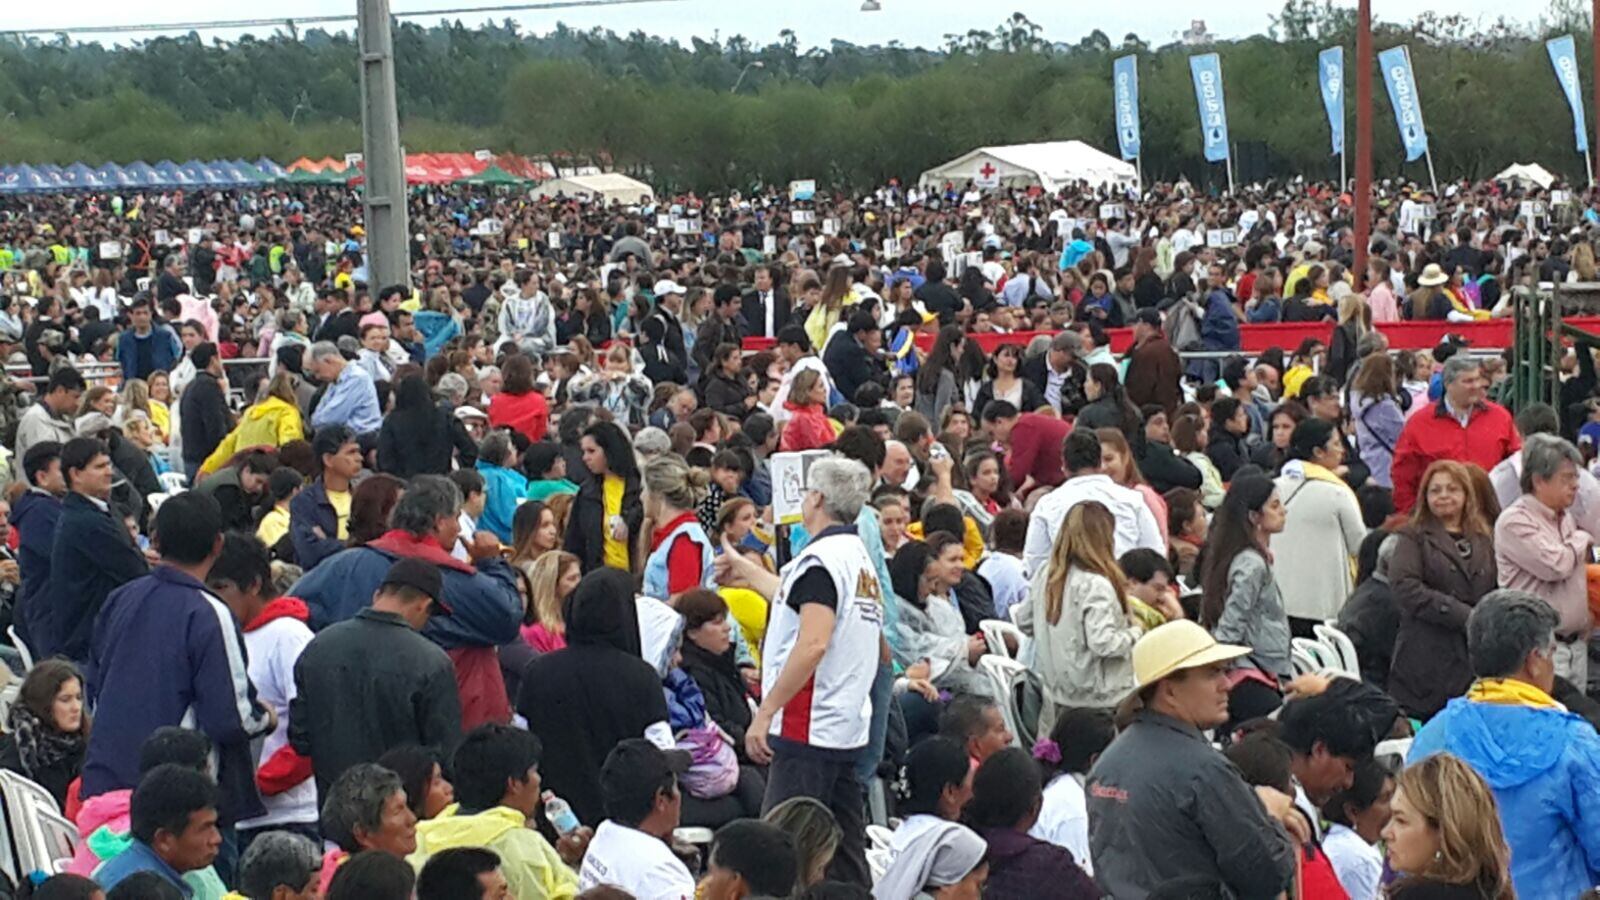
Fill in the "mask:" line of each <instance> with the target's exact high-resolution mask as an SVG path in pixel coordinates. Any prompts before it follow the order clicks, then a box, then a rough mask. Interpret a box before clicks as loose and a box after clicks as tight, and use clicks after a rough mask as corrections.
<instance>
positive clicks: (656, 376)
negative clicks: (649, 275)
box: [639, 279, 689, 384]
mask: <svg viewBox="0 0 1600 900" xmlns="http://www.w3.org/2000/svg"><path fill="white" fill-rule="evenodd" d="M683 295H684V288H683V287H682V286H681V285H679V284H678V283H677V282H675V281H672V280H671V279H666V280H663V281H658V282H656V286H655V296H656V308H655V309H654V310H652V311H651V313H650V315H649V316H647V317H645V320H644V322H643V324H641V325H640V326H639V332H640V334H639V355H640V356H642V357H644V374H645V377H646V378H649V379H650V380H651V381H652V382H654V383H655V384H661V383H662V382H665V381H670V382H672V383H673V384H688V383H689V351H688V350H687V349H685V347H684V342H683V323H682V322H680V321H679V320H678V313H679V312H681V311H682V309H683Z"/></svg>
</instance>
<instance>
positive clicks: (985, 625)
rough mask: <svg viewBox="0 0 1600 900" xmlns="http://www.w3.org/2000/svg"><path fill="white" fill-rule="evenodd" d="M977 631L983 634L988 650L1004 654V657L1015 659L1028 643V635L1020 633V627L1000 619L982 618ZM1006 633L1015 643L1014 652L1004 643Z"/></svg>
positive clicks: (999, 654) (997, 654)
mask: <svg viewBox="0 0 1600 900" xmlns="http://www.w3.org/2000/svg"><path fill="white" fill-rule="evenodd" d="M978 631H979V632H981V633H982V634H983V639H984V641H985V642H986V643H987V644H988V645H989V652H990V653H992V654H994V655H996V656H1004V657H1005V658H1006V659H1016V658H1017V657H1019V656H1021V655H1022V651H1023V648H1025V647H1027V645H1028V636H1027V635H1025V634H1023V633H1022V629H1021V628H1018V627H1017V626H1016V625H1015V624H1013V623H1011V622H1006V621H1003V620H1001V619H984V620H983V621H981V622H979V623H978ZM1007 635H1010V636H1011V640H1012V641H1013V642H1014V643H1015V644H1016V648H1017V649H1016V651H1015V652H1013V651H1012V649H1011V648H1010V647H1009V646H1007V645H1006V636H1007Z"/></svg>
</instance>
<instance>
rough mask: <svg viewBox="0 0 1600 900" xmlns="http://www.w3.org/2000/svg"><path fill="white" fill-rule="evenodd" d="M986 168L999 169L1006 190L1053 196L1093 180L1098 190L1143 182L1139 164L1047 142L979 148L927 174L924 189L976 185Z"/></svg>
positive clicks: (1076, 146)
mask: <svg viewBox="0 0 1600 900" xmlns="http://www.w3.org/2000/svg"><path fill="white" fill-rule="evenodd" d="M986 164H987V165H992V166H994V168H995V169H996V170H998V176H999V178H1000V183H1001V184H1002V185H1004V186H1006V187H1026V186H1028V185H1034V184H1037V185H1039V186H1040V187H1042V188H1044V189H1045V190H1047V191H1055V190H1058V189H1059V188H1061V187H1062V186H1063V185H1066V184H1069V183H1071V182H1074V181H1087V182H1089V184H1091V185H1094V186H1097V187H1098V186H1101V185H1136V184H1138V181H1139V174H1138V171H1137V170H1136V169H1135V168H1134V167H1133V163H1129V162H1123V161H1122V160H1120V159H1117V158H1116V157H1115V156H1112V155H1110V154H1108V153H1102V152H1101V151H1099V150H1096V149H1095V148H1094V147H1091V146H1089V145H1088V144H1085V143H1084V142H1083V141H1047V142H1045V143H1040V144H1009V145H1006V146H1000V147H979V148H978V149H976V150H973V151H972V152H970V153H967V154H965V155H963V156H958V157H956V158H955V159H953V160H951V161H949V162H947V163H945V164H944V165H942V166H935V167H933V168H931V169H929V170H928V171H926V172H923V173H922V178H921V184H922V185H923V186H924V187H929V186H934V185H939V184H942V183H944V182H946V181H950V182H954V183H956V184H965V183H966V182H968V181H976V180H977V179H978V177H979V171H980V170H981V169H983V167H984V166H985V165H986Z"/></svg>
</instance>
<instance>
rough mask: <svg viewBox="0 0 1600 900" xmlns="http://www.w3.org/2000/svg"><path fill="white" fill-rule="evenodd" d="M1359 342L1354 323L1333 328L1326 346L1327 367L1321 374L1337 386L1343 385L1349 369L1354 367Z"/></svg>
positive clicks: (1346, 323)
mask: <svg viewBox="0 0 1600 900" xmlns="http://www.w3.org/2000/svg"><path fill="white" fill-rule="evenodd" d="M1360 340H1361V339H1360V338H1359V337H1358V336H1357V335H1356V325H1355V323H1354V322H1345V323H1343V324H1341V325H1336V326H1334V329H1333V340H1332V342H1331V343H1329V345H1328V365H1327V367H1326V368H1324V369H1323V370H1322V374H1324V375H1327V376H1328V377H1330V378H1332V379H1333V380H1334V382H1335V383H1337V384H1341V385H1342V384H1344V383H1345V381H1346V379H1347V378H1348V377H1349V375H1350V367H1351V366H1353V365H1355V362H1356V347H1357V345H1358V344H1359V343H1360Z"/></svg>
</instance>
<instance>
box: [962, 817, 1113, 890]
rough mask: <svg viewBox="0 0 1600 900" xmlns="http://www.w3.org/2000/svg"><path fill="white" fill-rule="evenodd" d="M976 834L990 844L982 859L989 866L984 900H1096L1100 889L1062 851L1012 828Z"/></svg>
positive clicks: (1069, 856) (1070, 853)
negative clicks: (1049, 899) (1036, 899)
mask: <svg viewBox="0 0 1600 900" xmlns="http://www.w3.org/2000/svg"><path fill="white" fill-rule="evenodd" d="M979 834H980V835H982V837H983V839H984V840H985V841H986V842H988V844H989V852H988V853H987V854H986V855H985V856H984V860H985V861H987V862H988V863H989V881H988V883H987V884H985V885H984V888H983V896H984V898H985V900H1010V898H1018V900H1026V898H1033V897H1059V898H1062V900H1099V898H1100V896H1101V892H1100V888H1099V887H1098V886H1096V885H1095V883H1094V880H1093V879H1091V878H1090V877H1089V876H1088V875H1086V874H1084V871H1083V869H1081V868H1079V867H1078V864H1077V863H1076V862H1074V861H1073V859H1072V852H1071V851H1070V850H1068V849H1066V848H1065V847H1058V846H1056V845H1055V844H1051V843H1048V842H1046V841H1041V840H1039V839H1038V838H1035V837H1029V836H1028V835H1027V834H1024V833H1023V832H1020V831H1017V830H1015V829H1012V828H988V829H984V830H983V831H980V832H979Z"/></svg>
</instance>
